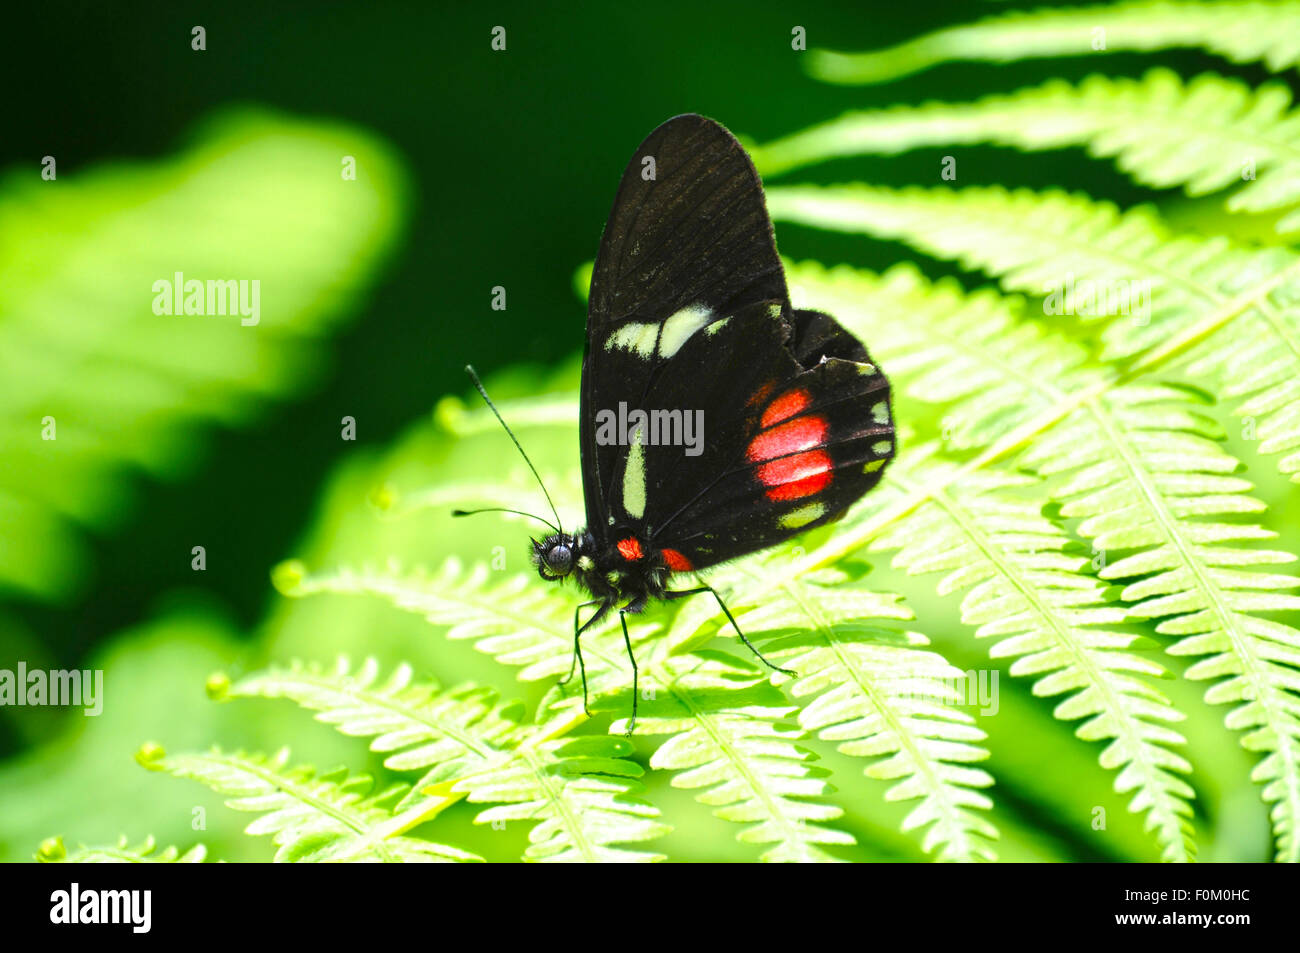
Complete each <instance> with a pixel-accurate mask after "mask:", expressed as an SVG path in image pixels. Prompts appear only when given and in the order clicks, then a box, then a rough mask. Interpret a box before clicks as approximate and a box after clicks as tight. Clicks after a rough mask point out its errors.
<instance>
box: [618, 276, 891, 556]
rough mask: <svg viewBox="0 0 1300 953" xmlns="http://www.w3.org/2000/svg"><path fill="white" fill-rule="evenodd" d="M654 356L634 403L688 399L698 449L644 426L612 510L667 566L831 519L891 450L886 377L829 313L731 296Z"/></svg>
mask: <svg viewBox="0 0 1300 953" xmlns="http://www.w3.org/2000/svg"><path fill="white" fill-rule="evenodd" d="M666 370H667V373H666V374H664V375H663V376H662V377H661V378H660V379H659V380H658V381H657V382H656V383H655V385H654V386H652V387H651V389H650V391H649V393H648V394H647V396H646V403H647V404H648V405H649V406H651V407H665V406H666V407H672V406H677V405H681V404H683V403H687V404H692V405H693V406H695V407H696V408H698V409H699V410H700V411H701V412H702V413H701V416H702V421H703V439H702V440H700V441H699V446H700V449H701V452H700V454H699V456H698V457H694V458H692V457H690V456H687V455H686V451H687V450H689V449H692V448H690V447H686V448H683V447H682V446H673V445H668V444H659V445H654V444H653V443H652V442H651V441H652V440H653V438H654V433H653V428H651V435H650V440H648V441H647V445H645V446H638V447H637V448H636V450H635V453H633V454H629V455H628V456H627V457H626V458H625V459H624V460H623V462H622V469H621V472H620V473H619V474H618V476H619V479H620V480H621V481H622V486H621V490H622V493H616V494H615V498H616V499H617V500H620V501H622V505H616V506H615V508H614V509H613V510H612V511H611V512H612V515H614V516H615V519H616V523H617V522H618V521H621V520H627V523H626V524H625V525H626V527H627V528H628V529H632V528H639V529H640V530H641V531H642V532H643V533H644V534H645V538H647V539H648V540H649V541H650V542H651V544H652V545H653V546H654V547H655V548H656V549H662V550H668V551H669V556H670V560H669V563H670V565H672V566H674V568H686V567H688V566H689V567H691V568H696V569H702V568H705V567H707V566H711V565H714V564H716V563H720V562H724V561H726V560H729V559H734V558H736V557H738V556H742V555H745V554H747V553H750V552H755V551H757V550H760V549H764V548H766V547H768V546H772V545H774V544H776V543H778V542H781V541H782V540H785V539H788V538H790V537H792V536H794V535H796V534H798V533H801V532H804V531H806V530H808V529H811V528H813V527H816V526H820V525H821V524H823V523H826V522H828V521H830V520H832V519H835V518H836V517H837V516H839V515H840V514H841V513H842V512H843V511H844V510H845V509H847V508H848V507H849V506H850V505H851V504H852V503H854V502H855V501H856V500H857V499H858V498H859V497H861V496H862V495H863V494H864V493H866V492H867V491H868V490H870V489H871V488H872V487H874V486H875V485H876V483H878V482H879V480H880V478H881V476H882V473H883V470H884V467H885V465H886V464H887V463H888V461H889V460H890V459H891V458H892V457H893V455H894V452H895V440H894V427H893V419H892V415H891V409H890V393H889V382H888V380H887V379H886V378H885V376H884V375H883V374H882V373H881V372H880V370H879V369H878V368H877V367H876V366H875V365H874V364H873V363H872V362H871V359H870V357H869V355H868V354H867V351H866V349H865V348H864V347H863V346H862V344H861V343H860V342H859V341H858V340H857V339H856V338H854V337H853V335H851V334H850V333H849V332H847V331H846V330H844V328H842V327H841V326H840V325H839V323H838V322H837V321H835V319H834V318H831V317H830V316H829V315H825V314H821V313H819V312H815V311H793V312H792V311H790V309H789V308H788V307H784V306H781V305H780V303H779V302H767V303H760V304H757V305H753V306H749V307H747V308H743V309H741V310H740V311H738V312H737V313H736V314H734V315H732V316H731V317H730V318H729V319H728V320H727V321H725V322H724V323H722V324H720V325H719V326H717V327H716V329H713V330H712V333H705V334H703V335H697V336H695V337H693V338H691V339H690V340H689V341H687V342H686V343H685V344H684V345H683V346H682V348H681V349H680V350H679V351H678V352H677V353H676V354H675V355H674V356H673V358H672V359H671V361H670V362H669V364H668V367H667V368H666ZM639 482H643V483H644V490H643V491H639V490H638V488H637V487H638V483H639ZM629 498H630V499H631V500H632V501H633V503H634V504H637V503H639V501H641V500H642V499H644V501H645V503H644V509H643V512H641V513H640V515H639V516H638V514H636V513H632V514H629V513H627V512H626V501H627V500H628V499H629ZM621 529H622V527H619V528H616V529H615V532H620V531H621Z"/></svg>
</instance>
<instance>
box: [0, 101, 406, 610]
mask: <svg viewBox="0 0 1300 953" xmlns="http://www.w3.org/2000/svg"><path fill="white" fill-rule="evenodd" d="M344 154H349V155H354V156H356V158H357V160H358V163H357V164H358V168H359V169H361V170H364V171H363V172H362V173H361V175H360V177H359V178H358V180H357V181H355V182H352V183H349V185H348V187H345V188H340V187H339V185H338V178H337V172H335V174H334V178H333V180H332V181H331V177H330V176H329V175H327V174H323V172H321V170H324V169H326V168H327V167H329V166H333V167H335V168H336V169H337V167H338V162H339V156H340V155H344ZM306 168H314V169H316V170H317V171H318V172H321V174H312V175H303V174H302V170H303V169H306ZM403 185H404V181H403V175H402V172H401V169H400V168H399V166H398V164H397V161H396V159H395V158H394V157H393V156H392V154H391V153H390V152H389V150H388V148H387V147H386V146H384V145H383V144H381V143H379V142H377V141H375V140H374V139H372V138H371V137H370V136H368V135H366V134H362V133H359V132H358V131H357V130H355V129H352V128H348V127H340V126H331V125H323V124H319V123H305V122H294V121H289V120H287V119H284V118H279V117H275V116H272V115H268V114H262V113H239V114H232V115H228V116H225V117H223V118H221V119H219V120H217V121H215V122H212V123H210V124H209V125H208V126H207V127H206V128H205V129H204V130H203V134H202V135H201V136H200V137H199V138H198V140H197V141H196V143H195V145H194V146H193V147H192V148H191V149H189V150H188V151H187V152H185V153H183V154H182V155H180V156H179V157H177V158H174V159H168V160H164V161H162V162H156V163H151V164H147V165H146V164H134V165H125V164H114V165H110V166H107V167H105V168H103V169H100V170H92V171H89V172H87V173H86V174H84V175H74V176H72V177H70V178H69V180H68V181H67V182H64V181H63V180H62V179H60V180H59V181H58V183H57V184H52V183H49V182H43V181H33V177H32V176H30V175H28V174H27V173H26V172H24V173H22V174H21V176H19V175H12V176H9V177H8V178H6V180H5V181H4V183H3V187H2V188H0V232H3V233H5V234H10V235H22V236H25V237H24V239H23V240H22V241H14V242H7V243H5V244H4V246H3V247H2V248H0V288H3V289H4V299H3V307H2V308H0V460H3V461H4V464H3V465H0V526H3V527H4V531H3V532H2V533H0V589H11V590H17V591H20V592H23V593H25V594H27V595H31V596H36V597H40V598H62V597H66V596H68V595H69V594H70V593H71V592H72V591H74V589H75V586H76V585H77V583H78V582H79V581H80V579H81V578H82V577H83V575H84V572H85V570H86V568H87V566H86V564H87V562H88V556H87V553H86V548H85V546H84V544H83V542H82V540H81V535H80V532H79V529H78V527H79V526H94V527H103V526H108V525H111V524H112V522H113V521H114V520H115V519H119V518H120V517H121V514H122V512H123V510H124V509H125V507H126V503H127V500H128V494H127V492H126V491H127V490H128V486H127V485H126V483H125V481H124V480H123V475H124V473H125V472H126V471H129V470H143V471H146V472H148V473H149V474H150V475H152V476H154V477H158V478H169V477H175V476H177V475H179V474H180V473H181V472H182V471H183V469H184V468H185V467H186V466H187V465H189V464H188V463H187V462H186V461H193V459H194V458H195V456H196V454H195V450H196V446H195V438H196V437H197V435H198V434H199V432H200V431H201V430H202V429H204V428H205V427H208V426H211V425H213V424H222V425H227V426H235V425H240V424H244V423H247V422H248V421H249V420H251V419H252V418H253V417H254V416H255V414H256V413H257V412H258V410H259V409H260V408H261V407H263V406H264V405H265V404H266V403H267V401H268V400H270V399H273V398H282V397H285V396H288V395H290V394H293V393H295V392H297V391H299V390H301V389H302V388H303V387H304V386H306V385H308V384H310V382H311V380H312V378H313V376H314V375H315V374H316V373H317V371H318V369H319V365H320V363H321V361H320V358H321V354H320V347H319V345H317V344H316V343H314V341H313V338H318V337H322V336H324V335H326V334H328V333H329V332H330V330H331V329H332V325H334V324H336V323H337V319H338V317H339V315H340V313H344V312H345V310H346V308H347V307H348V306H349V304H350V303H351V299H352V298H354V297H355V296H356V295H357V294H358V293H359V291H360V290H361V288H362V287H364V285H365V284H366V282H367V281H368V279H369V277H370V275H371V273H372V271H373V270H374V268H375V267H376V265H377V263H378V260H379V258H380V257H381V256H382V254H383V252H384V251H385V249H386V247H387V246H388V245H389V244H390V243H391V241H392V239H393V238H394V236H395V234H396V232H397V230H398V228H399V225H400V220H401V202H400V195H401V192H402V189H403ZM177 272H179V273H181V274H182V275H183V276H184V278H185V279H186V280H187V281H188V280H194V279H197V280H199V281H205V280H209V279H211V280H214V281H215V280H227V279H232V280H239V279H248V280H252V279H256V280H257V281H259V282H260V284H259V285H258V287H259V288H260V289H261V291H263V292H265V294H264V296H262V297H261V300H262V301H265V302H266V303H267V305H268V307H267V309H266V313H265V314H264V315H261V319H260V321H259V323H258V325H257V326H256V327H241V320H242V318H241V315H239V314H238V313H234V312H232V313H230V314H228V315H224V316H213V315H202V316H201V315H193V314H190V315H187V314H179V315H172V314H163V315H158V314H154V313H153V311H152V309H151V307H150V302H151V300H153V295H154V292H153V291H151V289H152V288H153V286H154V283H155V282H157V281H160V280H166V281H168V282H171V281H173V280H174V275H175V274H176V273H177ZM250 287H251V286H250ZM223 290H224V289H223ZM272 301H274V307H273V308H272V307H270V306H269V305H270V303H271V302H272ZM214 304H215V301H214ZM205 307H206V305H205ZM250 319H251V316H250Z"/></svg>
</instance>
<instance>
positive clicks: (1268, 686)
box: [1024, 384, 1300, 861]
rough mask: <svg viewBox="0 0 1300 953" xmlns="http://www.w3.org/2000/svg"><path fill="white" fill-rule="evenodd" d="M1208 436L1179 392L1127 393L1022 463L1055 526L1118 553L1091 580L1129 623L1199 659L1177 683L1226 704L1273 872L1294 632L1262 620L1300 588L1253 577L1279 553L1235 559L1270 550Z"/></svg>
mask: <svg viewBox="0 0 1300 953" xmlns="http://www.w3.org/2000/svg"><path fill="white" fill-rule="evenodd" d="M1216 431H1217V425H1215V424H1214V422H1213V421H1211V420H1210V419H1209V418H1207V417H1205V416H1204V415H1202V414H1200V413H1198V412H1197V410H1196V408H1195V403H1194V401H1193V399H1192V397H1191V396H1190V395H1189V393H1188V392H1187V391H1186V390H1185V389H1181V388H1174V387H1168V386H1161V385H1157V384H1148V385H1141V386H1139V385H1130V386H1128V387H1124V388H1118V389H1115V390H1112V391H1110V392H1109V393H1107V394H1106V395H1104V396H1103V397H1100V398H1096V399H1093V400H1091V401H1089V402H1088V404H1087V405H1086V406H1085V407H1083V408H1081V409H1080V410H1079V411H1077V412H1076V413H1074V414H1073V415H1072V416H1071V417H1070V418H1069V419H1068V420H1067V421H1066V422H1065V423H1064V424H1063V425H1062V426H1060V427H1058V428H1056V429H1055V430H1053V431H1052V432H1051V433H1050V434H1048V435H1046V436H1045V437H1044V438H1043V439H1041V440H1039V441H1038V442H1036V443H1035V444H1034V445H1033V446H1032V447H1030V448H1029V450H1028V451H1027V452H1026V455H1025V459H1024V462H1025V463H1026V464H1027V465H1029V466H1031V467H1034V468H1035V469H1037V470H1038V472H1039V473H1041V474H1042V475H1044V476H1049V477H1053V478H1054V480H1053V482H1052V493H1053V496H1054V497H1055V498H1056V499H1058V500H1060V501H1061V503H1062V510H1061V511H1062V515H1064V516H1065V517H1067V518H1070V519H1079V520H1080V521H1081V522H1080V524H1079V530H1078V531H1079V532H1080V533H1081V534H1082V535H1084V536H1085V537H1088V538H1090V539H1093V540H1094V542H1095V546H1096V547H1097V548H1098V549H1099V550H1100V551H1101V552H1102V553H1103V554H1105V553H1109V552H1126V553H1127V555H1125V556H1123V557H1122V558H1120V559H1118V560H1115V561H1113V562H1108V564H1107V565H1106V566H1105V568H1103V569H1102V570H1101V571H1100V572H1099V575H1100V576H1101V578H1103V579H1113V580H1125V581H1126V582H1127V585H1126V588H1125V589H1124V591H1123V593H1122V597H1123V598H1124V599H1125V600H1126V601H1128V602H1130V603H1132V607H1131V612H1132V613H1133V614H1134V615H1135V616H1137V617H1139V618H1146V619H1159V620H1161V621H1160V622H1159V624H1158V625H1157V626H1156V631H1157V632H1159V633H1161V634H1164V635H1172V636H1178V637H1179V639H1178V641H1177V642H1175V643H1174V644H1173V645H1171V646H1170V647H1169V652H1170V653H1171V654H1174V655H1190V656H1205V658H1202V659H1201V661H1199V662H1197V663H1196V664H1195V665H1193V666H1192V667H1191V668H1190V669H1189V670H1188V673H1187V674H1188V677H1189V678H1194V679H1217V680H1219V681H1218V683H1217V684H1216V685H1214V686H1213V687H1212V688H1210V689H1209V691H1207V693H1206V700H1207V701H1209V702H1211V703H1212V704H1236V705H1237V706H1238V707H1236V708H1235V709H1234V710H1233V711H1232V712H1231V714H1229V716H1228V718H1227V724H1228V726H1229V727H1231V728H1234V729H1238V730H1249V732H1250V733H1249V734H1247V735H1246V736H1245V737H1244V738H1243V739H1242V744H1243V745H1244V746H1245V747H1246V748H1247V749H1248V750H1251V751H1259V752H1264V753H1265V755H1266V756H1265V757H1264V759H1263V760H1262V761H1261V762H1260V763H1259V765H1258V766H1257V768H1256V769H1255V772H1254V777H1255V779H1256V780H1258V781H1262V782H1264V783H1265V788H1264V797H1265V799H1266V800H1267V801H1268V802H1269V803H1271V804H1272V805H1273V827H1274V833H1275V835H1276V839H1277V844H1278V855H1279V858H1281V859H1284V860H1290V861H1296V860H1300V837H1298V836H1297V834H1298V833H1300V832H1298V831H1297V822H1298V820H1300V702H1298V701H1297V697H1296V694H1295V693H1296V692H1297V691H1298V690H1300V631H1297V630H1296V629H1294V628H1292V627H1291V626H1288V625H1284V624H1283V623H1281V622H1276V621H1273V620H1271V619H1267V618H1264V615H1265V614H1267V613H1271V612H1277V611H1286V610H1295V609H1300V597H1297V596H1295V595H1291V594H1289V593H1288V592H1287V591H1286V590H1291V589H1295V588H1297V587H1300V579H1298V578H1296V577H1294V576H1290V575H1283V574H1279V573H1267V572H1260V571H1253V567H1256V566H1267V565H1276V564H1279V563H1287V562H1292V561H1293V560H1294V559H1295V557H1294V556H1292V555H1291V554H1290V553H1285V552H1279V551H1276V550H1267V549H1258V548H1254V547H1249V546H1242V545H1240V544H1241V543H1245V542H1253V541H1256V540H1264V539H1268V538H1271V537H1273V536H1276V534H1275V533H1273V532H1271V531H1268V530H1265V529H1264V528H1262V527H1260V526H1259V525H1257V524H1252V523H1247V522H1244V521H1234V522H1227V521H1223V522H1215V521H1213V518H1214V517H1224V516H1227V517H1229V518H1234V517H1239V516H1243V515H1248V514H1252V513H1258V512H1260V511H1261V510H1263V509H1264V505H1263V504H1262V503H1260V502H1259V501H1257V500H1255V499H1253V498H1252V497H1250V496H1247V495H1246V491H1247V490H1248V489H1249V488H1250V484H1249V483H1247V482H1246V481H1245V480H1242V479H1240V478H1238V477H1235V476H1232V475H1231V474H1233V473H1234V472H1235V471H1236V470H1237V469H1238V467H1239V464H1238V463H1237V461H1236V460H1235V459H1233V458H1232V457H1231V456H1229V455H1228V454H1227V453H1226V452H1224V451H1223V449H1222V448H1221V447H1220V446H1219V444H1218V443H1217V442H1216V438H1217V437H1219V436H1220V434H1219V433H1217V432H1216Z"/></svg>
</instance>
